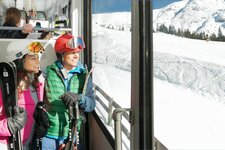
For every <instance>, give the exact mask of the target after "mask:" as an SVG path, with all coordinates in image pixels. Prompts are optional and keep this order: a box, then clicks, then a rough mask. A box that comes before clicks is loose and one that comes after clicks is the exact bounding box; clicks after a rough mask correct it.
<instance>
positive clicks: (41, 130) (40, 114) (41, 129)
mask: <svg viewBox="0 0 225 150" xmlns="http://www.w3.org/2000/svg"><path fill="white" fill-rule="evenodd" d="M45 109H46V105H45V103H44V102H38V103H37V106H36V109H35V111H34V119H35V120H36V123H37V127H36V130H35V133H36V136H37V137H38V138H42V137H44V136H45V135H46V134H47V132H48V128H49V120H48V115H47V112H46V110H45Z"/></svg>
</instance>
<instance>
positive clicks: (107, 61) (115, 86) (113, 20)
mask: <svg viewBox="0 0 225 150" xmlns="http://www.w3.org/2000/svg"><path fill="white" fill-rule="evenodd" d="M92 11H93V12H92V13H93V14H92V50H93V53H92V55H93V58H92V60H93V67H94V71H93V82H94V83H95V84H96V85H97V86H98V87H100V88H101V89H102V90H103V91H104V92H105V93H106V94H107V95H108V96H109V98H108V100H107V98H104V97H101V95H99V97H100V98H101V100H102V101H103V103H104V104H105V105H106V106H107V107H111V104H110V102H109V101H110V98H111V100H113V101H114V103H112V105H113V109H115V107H118V106H119V107H122V108H130V104H131V100H130V99H131V98H130V95H131V93H130V90H131V87H130V86H131V1H130V0H113V1H112V0H93V2H92ZM97 94H98V93H97ZM115 103H116V104H115ZM96 110H97V111H99V115H102V116H103V118H105V120H103V122H104V123H105V124H106V125H107V127H108V125H109V124H110V123H109V122H108V116H109V115H110V113H109V112H107V110H105V109H104V108H103V106H102V104H100V103H97V109H96ZM101 118H102V117H101ZM122 122H123V124H124V125H125V126H126V128H127V129H128V131H129V130H130V125H129V123H128V121H127V120H126V119H125V118H123V119H122ZM110 127H112V128H113V127H114V126H113V122H112V124H110ZM109 130H110V131H112V132H113V131H114V129H112V130H111V129H110V128H109ZM112 135H114V133H112ZM127 140H128V138H127V137H126V136H124V137H123V141H124V143H125V144H124V143H123V144H124V147H125V148H126V149H129V143H127V142H126V141H127ZM128 142H129V140H128Z"/></svg>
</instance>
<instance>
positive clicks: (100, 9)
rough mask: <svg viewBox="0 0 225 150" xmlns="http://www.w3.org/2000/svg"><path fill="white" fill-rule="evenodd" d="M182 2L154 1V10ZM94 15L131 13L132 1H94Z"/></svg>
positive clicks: (171, 0) (173, 0)
mask: <svg viewBox="0 0 225 150" xmlns="http://www.w3.org/2000/svg"><path fill="white" fill-rule="evenodd" d="M176 1H181V0H152V2H153V9H156V8H162V7H164V6H166V5H169V4H170V3H173V2H176ZM92 11H93V13H106V12H122V11H131V0H92Z"/></svg>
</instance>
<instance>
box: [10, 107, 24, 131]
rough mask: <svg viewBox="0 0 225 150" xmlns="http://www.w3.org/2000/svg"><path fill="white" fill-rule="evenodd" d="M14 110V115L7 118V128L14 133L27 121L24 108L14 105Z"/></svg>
mask: <svg viewBox="0 0 225 150" xmlns="http://www.w3.org/2000/svg"><path fill="white" fill-rule="evenodd" d="M14 112H15V114H14V116H13V117H9V118H8V119H7V121H8V128H9V131H10V133H11V134H15V133H16V132H18V131H20V130H21V129H22V128H23V127H24V126H25V124H26V121H27V112H26V111H25V109H24V108H21V107H17V106H15V108H14Z"/></svg>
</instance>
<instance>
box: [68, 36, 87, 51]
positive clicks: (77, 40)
mask: <svg viewBox="0 0 225 150" xmlns="http://www.w3.org/2000/svg"><path fill="white" fill-rule="evenodd" d="M65 48H66V49H71V50H73V49H74V50H75V51H81V50H82V49H84V48H85V44H84V41H83V39H82V38H81V37H74V38H72V39H71V40H69V41H68V43H67V45H66V47H65Z"/></svg>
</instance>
